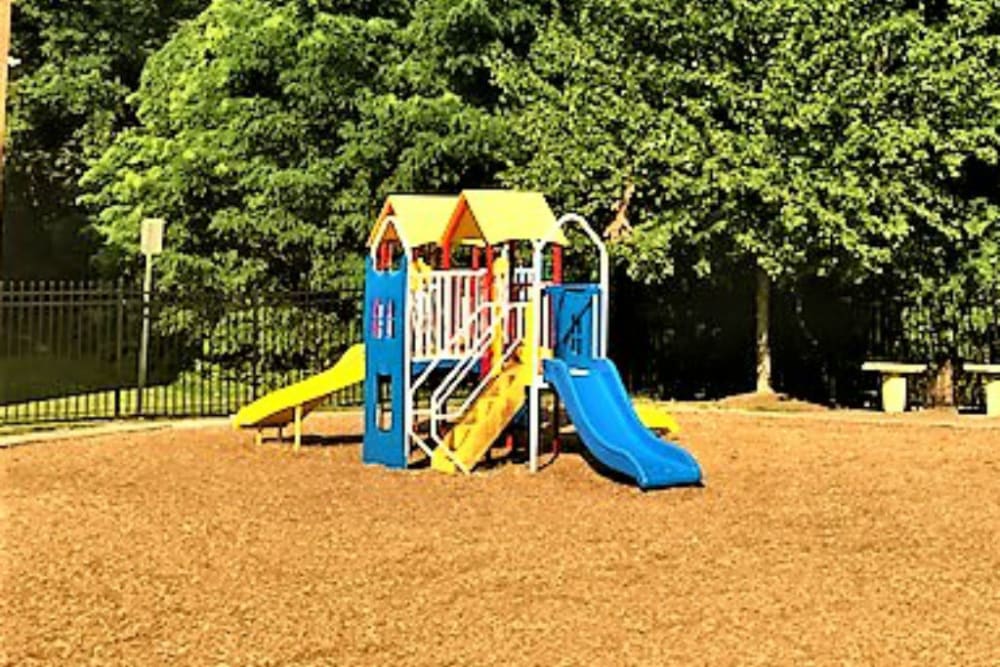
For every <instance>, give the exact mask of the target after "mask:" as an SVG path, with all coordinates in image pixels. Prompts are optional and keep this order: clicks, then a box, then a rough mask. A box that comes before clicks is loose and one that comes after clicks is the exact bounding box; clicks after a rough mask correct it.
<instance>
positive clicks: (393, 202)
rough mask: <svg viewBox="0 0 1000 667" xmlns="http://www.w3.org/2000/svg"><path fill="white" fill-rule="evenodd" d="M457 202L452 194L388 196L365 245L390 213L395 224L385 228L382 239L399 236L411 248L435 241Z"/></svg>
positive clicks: (438, 239) (441, 232)
mask: <svg viewBox="0 0 1000 667" xmlns="http://www.w3.org/2000/svg"><path fill="white" fill-rule="evenodd" d="M457 201H458V197H457V196H455V195H389V197H388V198H386V200H385V204H384V205H383V206H382V212H381V213H380V214H379V216H378V221H377V222H376V223H375V226H374V227H373V228H372V231H371V234H370V235H369V236H368V245H369V246H370V245H371V244H372V243H375V234H376V233H377V232H378V229H379V228H380V227H381V226H382V222H383V221H384V220H385V219H386V218H387V217H389V216H392V217H393V218H394V219H395V225H390V226H389V228H388V229H386V231H385V234H384V235H383V236H382V238H383V240H388V241H398V240H400V239H399V237H400V235H402V236H403V240H405V241H406V242H407V243H408V244H409V245H410V246H412V247H416V246H421V245H424V244H427V243H434V244H437V243H439V242H440V241H441V237H442V235H443V234H444V232H445V230H446V229H447V228H448V221H449V220H451V214H452V211H454V210H455V204H456V202H457Z"/></svg>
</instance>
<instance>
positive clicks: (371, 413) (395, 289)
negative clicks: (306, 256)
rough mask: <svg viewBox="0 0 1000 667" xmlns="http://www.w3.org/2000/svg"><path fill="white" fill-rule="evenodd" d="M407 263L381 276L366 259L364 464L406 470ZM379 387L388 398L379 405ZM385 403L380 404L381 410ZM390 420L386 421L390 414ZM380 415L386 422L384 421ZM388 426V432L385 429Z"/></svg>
mask: <svg viewBox="0 0 1000 667" xmlns="http://www.w3.org/2000/svg"><path fill="white" fill-rule="evenodd" d="M406 275H407V259H406V258H405V257H404V258H403V259H402V260H401V262H400V266H399V268H398V269H396V270H387V271H376V270H375V265H374V263H373V262H372V259H371V257H367V258H365V312H364V327H365V436H364V443H363V447H362V460H363V461H364V462H365V463H377V464H380V465H384V466H387V467H389V468H405V467H406V466H407V460H406V459H407V457H406V451H407V448H406V433H405V430H404V426H405V424H406V419H405V414H404V409H405V406H406V401H405V394H404V389H405V387H404V373H405V372H406V370H407V369H406V364H405V358H404V345H405V344H406V341H405V336H404V320H403V318H404V315H405V313H406ZM380 387H381V391H382V393H383V395H382V396H381V399H382V400H381V401H380V396H379V394H380ZM380 404H381V405H380ZM386 411H388V414H391V419H388V418H387V413H386ZM380 416H381V417H382V419H380ZM383 427H385V428H383Z"/></svg>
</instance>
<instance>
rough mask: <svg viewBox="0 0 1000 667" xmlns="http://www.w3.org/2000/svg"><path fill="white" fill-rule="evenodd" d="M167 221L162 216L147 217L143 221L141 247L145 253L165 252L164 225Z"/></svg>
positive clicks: (157, 253) (156, 253)
mask: <svg viewBox="0 0 1000 667" xmlns="http://www.w3.org/2000/svg"><path fill="white" fill-rule="evenodd" d="M165 224H166V222H165V221H164V220H163V219H162V218H146V219H145V220H143V221H142V237H141V240H140V242H139V248H140V249H141V250H142V254H143V255H159V254H160V253H161V252H163V226H164V225H165Z"/></svg>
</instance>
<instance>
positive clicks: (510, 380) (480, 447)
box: [431, 362, 531, 473]
mask: <svg viewBox="0 0 1000 667" xmlns="http://www.w3.org/2000/svg"><path fill="white" fill-rule="evenodd" d="M530 377H531V374H530V372H526V370H525V365H524V364H519V363H516V362H515V363H513V364H512V365H511V366H509V367H508V368H506V369H504V371H503V372H501V373H500V374H499V375H498V376H497V377H495V378H494V379H493V380H492V381H491V382H490V385H489V387H487V389H486V390H485V391H484V392H483V394H482V395H481V396H480V397H479V398H478V399H477V400H476V402H475V404H473V406H472V408H471V409H470V410H469V411H468V412H467V413H466V414H465V415H463V417H462V418H461V419H460V420H459V421H458V423H457V424H456V425H455V427H454V428H453V429H452V430H451V432H450V433H449V434H448V435H447V436H446V437H445V440H444V442H443V443H442V444H441V445H440V446H439V447H438V449H437V450H435V451H434V455H433V456H432V457H431V467H432V468H434V469H435V470H439V471H441V472H447V473H454V472H455V471H456V469H457V466H456V465H455V463H454V461H453V460H452V458H451V457H454V458H456V459H458V460H459V461H461V462H462V464H463V465H464V466H465V467H466V468H467V469H469V470H471V469H472V468H473V467H474V466H475V465H476V463H478V462H479V460H480V459H482V457H483V456H484V455H485V454H486V452H487V451H488V450H489V448H490V447H491V446H492V445H493V443H494V442H495V441H496V439H497V438H498V437H500V435H501V434H502V433H503V431H504V429H505V428H506V427H507V425H508V424H509V423H510V421H511V419H513V417H514V415H515V414H517V411H518V409H519V408H520V406H521V403H522V402H523V401H524V390H525V388H526V387H527V386H528V382H530ZM449 453H450V454H451V457H450V456H449Z"/></svg>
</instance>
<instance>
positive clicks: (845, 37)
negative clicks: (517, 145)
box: [496, 0, 998, 391]
mask: <svg viewBox="0 0 1000 667" xmlns="http://www.w3.org/2000/svg"><path fill="white" fill-rule="evenodd" d="M910 4H911V3H904V2H895V3H877V4H872V5H869V4H866V3H855V2H847V1H840V2H833V3H830V2H814V1H809V0H806V1H802V2H787V1H784V0H771V1H768V2H717V1H713V0H705V1H700V2H683V3H682V2H669V1H668V2H662V1H656V2H654V1H651V0H629V1H627V2H611V0H592V1H590V2H584V3H581V6H580V7H578V8H577V10H576V11H574V12H572V13H565V14H563V15H561V16H559V17H557V18H555V19H553V20H552V21H550V22H549V23H548V24H547V25H546V26H545V27H544V28H543V29H542V31H541V36H540V38H539V39H538V41H537V42H536V43H535V44H534V45H533V47H532V49H531V52H530V54H529V56H528V57H527V58H526V59H521V58H518V57H516V56H513V55H509V54H508V55H505V56H501V57H499V58H498V59H497V61H496V71H497V79H498V81H499V82H500V85H501V88H502V90H503V93H504V97H503V99H504V101H505V104H506V105H508V106H509V107H510V109H511V113H512V115H514V116H515V117H516V121H515V122H513V123H512V127H514V128H517V129H518V131H519V136H520V139H521V142H522V143H523V145H524V146H525V149H526V153H527V154H528V155H529V156H530V157H529V158H528V159H527V160H526V161H525V162H524V163H523V164H516V165H514V166H513V167H512V168H511V169H510V170H508V171H507V172H506V173H505V178H507V179H508V180H509V182H512V183H515V184H519V185H531V186H533V187H539V188H542V189H544V190H546V191H548V192H550V193H552V194H554V195H555V197H556V198H557V199H560V200H561V201H563V202H565V203H566V205H568V206H570V207H572V208H575V209H578V210H582V211H584V212H585V213H588V214H590V215H591V216H592V217H595V218H598V219H602V218H603V217H605V216H607V215H608V213H609V212H610V211H611V210H612V208H613V205H614V202H616V201H617V200H618V198H619V196H620V194H621V193H622V192H623V191H624V190H625V188H626V187H627V186H628V185H629V184H634V187H635V195H634V197H633V199H632V202H631V205H630V209H629V213H630V216H631V217H632V219H633V221H634V227H635V234H633V236H632V237H631V239H630V240H629V241H628V242H627V243H626V244H624V245H623V246H622V247H621V248H622V250H623V252H621V253H620V257H621V258H622V260H623V261H624V262H625V263H626V264H627V265H628V267H629V270H630V272H631V273H632V275H633V276H635V277H638V278H640V279H642V280H645V281H647V282H660V283H663V282H666V280H668V278H669V276H671V275H672V274H674V272H675V271H677V270H684V269H685V266H681V265H679V262H683V264H684V265H687V266H690V268H691V270H693V271H694V272H695V273H696V274H697V275H700V276H703V277H708V276H710V275H711V274H713V273H718V272H720V271H723V272H729V271H734V270H749V271H752V272H753V273H754V274H755V275H756V276H757V278H756V280H757V284H758V289H757V296H756V300H757V304H758V317H757V341H758V346H757V360H758V363H757V368H758V372H757V383H756V384H757V388H758V390H765V391H766V390H769V389H770V379H769V373H768V368H769V349H768V345H767V331H768V323H767V316H768V310H769V306H768V301H769V294H770V290H771V285H772V284H777V285H779V286H783V287H793V286H794V284H795V283H796V281H798V280H801V279H803V278H805V277H809V276H819V277H824V278H831V277H832V278H833V279H836V280H838V281H841V282H843V283H846V284H853V283H858V282H860V281H863V280H866V279H870V278H872V277H873V276H878V275H880V274H884V273H886V272H890V271H895V270H896V269H894V268H893V267H894V262H896V261H897V260H898V258H899V257H900V254H901V253H903V254H906V255H907V256H908V257H911V258H912V263H910V264H909V265H910V266H911V267H913V268H914V269H915V270H916V271H917V273H922V272H921V271H920V269H919V267H921V266H922V265H923V262H924V260H923V259H921V258H922V252H923V251H921V250H920V248H924V249H925V250H926V249H927V248H928V243H929V244H930V245H929V247H930V248H934V249H935V250H934V251H932V253H933V252H936V251H939V250H941V248H942V246H941V245H940V241H941V238H940V237H941V236H942V235H943V236H944V237H945V238H949V237H950V238H954V235H955V234H959V235H961V233H959V232H958V231H957V230H959V229H962V228H965V229H966V230H967V231H969V232H970V233H971V232H976V233H978V234H979V236H982V234H984V233H985V232H984V231H983V230H984V228H990V227H993V228H994V231H993V232H990V233H991V234H993V235H994V236H993V238H996V237H995V225H993V224H992V221H993V220H995V215H996V213H995V204H989V203H988V202H987V201H985V200H984V199H983V198H982V197H979V198H972V199H969V198H963V197H961V196H957V193H956V191H955V188H954V183H953V182H952V181H953V179H954V178H955V176H956V174H957V173H958V172H959V171H961V169H963V168H964V167H963V165H967V164H968V163H969V161H970V160H973V159H974V160H977V161H980V162H983V163H984V164H986V165H990V166H995V165H996V149H997V146H998V140H997V132H996V127H997V111H996V110H997V108H998V106H997V104H996V81H995V77H993V79H994V80H992V81H989V80H988V79H990V77H991V76H992V74H991V72H993V73H995V62H996V59H995V53H996V51H995V49H996V45H995V42H996V37H995V35H994V36H992V37H990V36H989V35H988V32H989V30H993V32H994V33H995V32H996V31H995V25H996V13H997V10H996V9H995V8H993V7H992V3H989V2H986V1H983V2H974V1H970V2H964V3H961V4H960V5H958V8H956V9H954V10H944V11H937V12H936V13H935V12H933V11H930V10H924V11H921V10H919V9H912V8H911V7H910V6H909V5H910ZM991 25H992V26H994V27H993V28H989V26H991ZM920 56H922V57H920ZM945 63H948V65H947V67H945ZM991 63H993V65H991ZM960 73H964V76H965V77H967V78H965V79H963V78H962V74H960ZM973 87H978V88H977V89H976V90H971V89H972V88H973ZM963 96H965V99H962V98H963ZM914 100H920V102H921V105H922V106H926V107H930V106H933V105H939V106H938V108H939V109H940V113H934V114H932V115H916V114H914V113H913V108H912V107H911V106H910V105H909V104H910V102H911V101H914ZM945 174H951V175H950V176H945ZM994 192H995V190H994ZM936 235H937V236H938V238H937V239H935V236H936ZM945 247H947V246H945ZM947 252H951V251H947Z"/></svg>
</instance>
